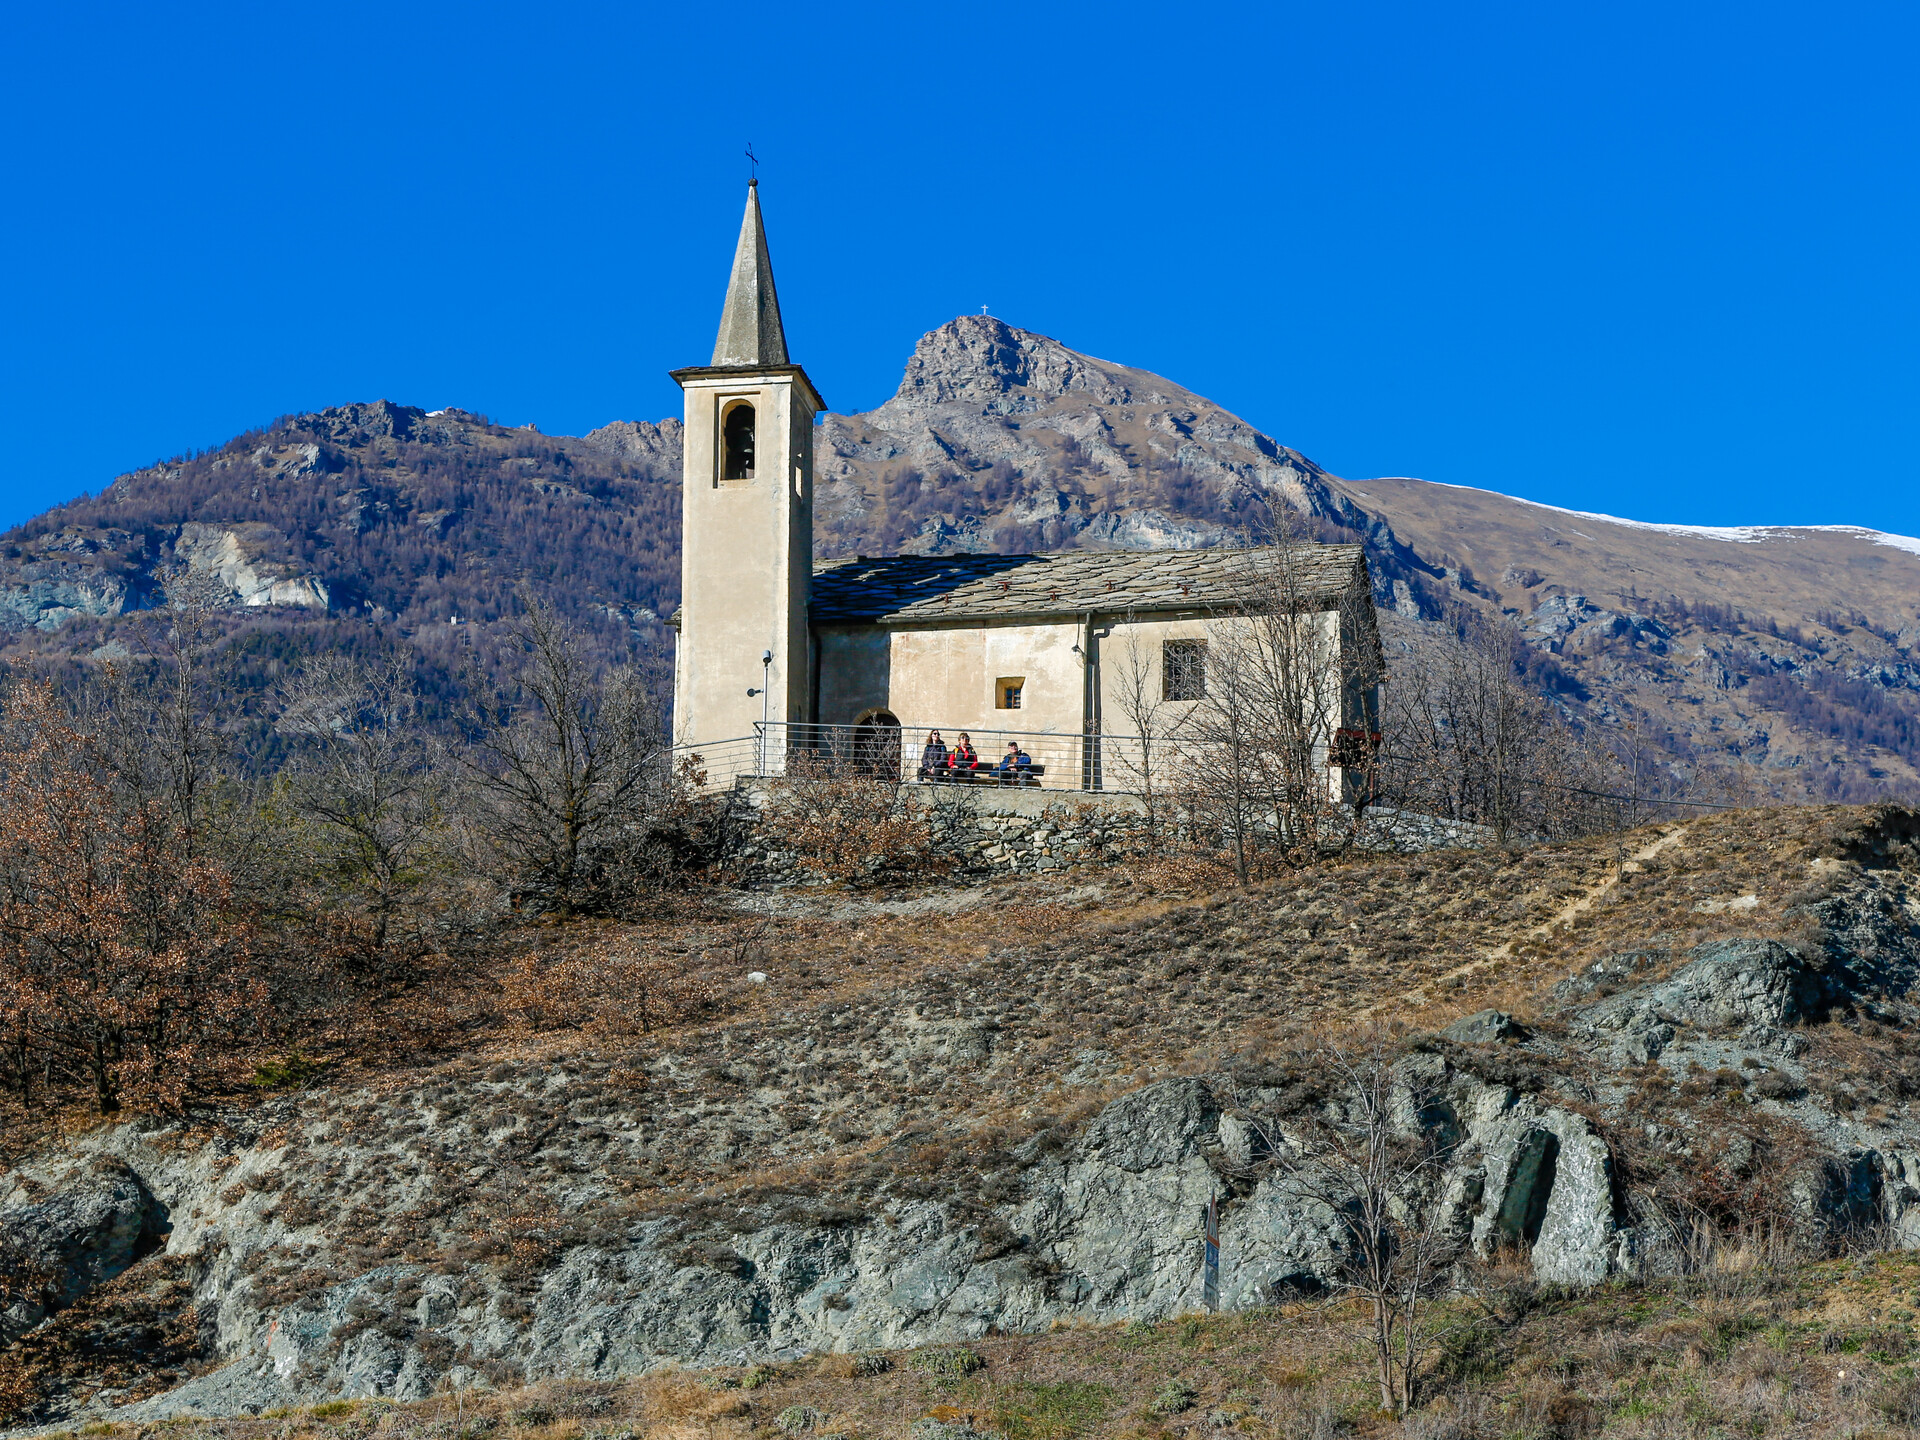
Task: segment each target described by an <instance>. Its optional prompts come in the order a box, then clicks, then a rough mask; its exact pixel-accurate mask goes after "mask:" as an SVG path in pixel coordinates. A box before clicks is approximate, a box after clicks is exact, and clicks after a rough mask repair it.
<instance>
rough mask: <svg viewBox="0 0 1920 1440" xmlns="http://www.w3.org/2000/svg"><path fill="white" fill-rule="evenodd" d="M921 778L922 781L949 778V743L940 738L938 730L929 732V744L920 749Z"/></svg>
mask: <svg viewBox="0 0 1920 1440" xmlns="http://www.w3.org/2000/svg"><path fill="white" fill-rule="evenodd" d="M920 778H921V779H922V780H944V779H946V778H947V742H946V741H944V740H942V739H941V738H940V732H939V731H938V730H933V731H930V732H928V734H927V743H926V744H925V745H923V746H921V747H920Z"/></svg>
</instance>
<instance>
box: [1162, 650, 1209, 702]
mask: <svg viewBox="0 0 1920 1440" xmlns="http://www.w3.org/2000/svg"><path fill="white" fill-rule="evenodd" d="M1206 697H1207V642H1206V641H1204V640H1169V641H1167V642H1166V644H1164V645H1163V646H1161V648H1160V698H1161V699H1163V700H1204V699H1206Z"/></svg>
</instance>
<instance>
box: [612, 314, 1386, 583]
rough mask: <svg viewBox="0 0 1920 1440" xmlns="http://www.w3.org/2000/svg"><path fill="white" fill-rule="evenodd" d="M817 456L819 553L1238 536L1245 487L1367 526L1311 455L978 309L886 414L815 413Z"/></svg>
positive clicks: (1182, 393)
mask: <svg viewBox="0 0 1920 1440" xmlns="http://www.w3.org/2000/svg"><path fill="white" fill-rule="evenodd" d="M596 433H597V432H596ZM816 457H817V458H816V465H815V470H816V475H817V478H818V485H819V491H818V496H817V501H816V506H817V510H818V514H819V520H818V524H819V527H820V538H821V541H822V544H823V550H824V553H834V548H835V546H836V543H837V542H836V540H835V539H834V537H835V536H837V535H845V536H847V537H849V538H851V537H853V536H854V535H856V534H860V535H868V536H870V535H871V534H872V532H873V531H874V529H875V527H876V525H878V526H879V528H880V530H881V533H882V537H883V538H882V540H881V548H882V549H883V550H886V551H889V552H891V551H894V550H899V551H902V552H904V553H935V554H937V553H943V552H947V551H951V550H965V549H1011V550H1021V549H1034V548H1044V549H1058V548H1076V547H1077V548H1083V549H1084V548H1094V549H1185V548H1191V547H1194V546H1203V545H1216V544H1221V543H1232V542H1231V539H1230V537H1231V536H1232V535H1233V534H1234V526H1233V524H1232V523H1231V522H1230V521H1229V520H1227V518H1226V517H1227V516H1228V515H1229V514H1230V512H1231V511H1232V510H1233V506H1234V504H1235V503H1236V501H1235V499H1234V497H1235V495H1236V493H1237V492H1238V490H1239V489H1240V488H1241V487H1245V486H1252V487H1253V488H1254V489H1255V490H1257V491H1259V492H1261V493H1264V494H1266V495H1269V496H1271V497H1272V498H1273V499H1274V500H1275V501H1277V502H1279V503H1281V504H1283V505H1286V506H1291V507H1292V508H1293V509H1295V510H1298V511H1301V512H1303V513H1305V514H1308V515H1313V516H1319V517H1324V518H1328V519H1333V518H1338V519H1340V520H1342V521H1343V522H1344V523H1348V524H1351V525H1354V526H1355V527H1356V528H1360V529H1366V528H1367V527H1368V526H1369V524H1370V523H1371V522H1370V521H1369V520H1368V518H1367V517H1366V516H1364V515H1363V514H1362V513H1361V512H1360V511H1359V510H1358V509H1357V508H1356V507H1355V506H1354V505H1353V504H1352V502H1350V501H1348V500H1347V499H1346V498H1345V497H1344V496H1341V495H1339V494H1337V493H1336V492H1335V491H1334V490H1333V489H1332V488H1331V487H1329V486H1328V485H1327V483H1326V479H1325V475H1324V472H1322V471H1321V470H1320V468H1319V467H1318V466H1316V465H1314V464H1313V462H1311V461H1310V460H1308V459H1306V458H1305V457H1304V456H1302V455H1300V454H1299V453H1298V452H1296V451H1293V450H1289V449H1287V448H1286V447H1284V446H1281V445H1278V444H1276V443H1275V442H1274V441H1273V440H1271V439H1269V438H1268V437H1267V436H1266V435H1264V434H1262V433H1261V432H1260V431H1258V430H1256V429H1254V428H1253V427H1252V426H1251V425H1248V424H1247V423H1246V422H1245V421H1243V420H1241V419H1239V418H1238V417H1236V416H1234V415H1231V414H1229V413H1228V412H1227V411H1225V410H1222V409H1221V408H1220V407H1219V406H1217V405H1215V404H1213V403H1212V402H1211V401H1208V400H1205V399H1203V398H1202V397H1200V396H1198V395H1195V394H1193V393H1192V392H1190V391H1187V390H1184V389H1182V388H1181V387H1180V386H1178V385H1175V384H1173V383H1172V382H1171V381H1168V380H1165V379H1162V378H1161V377H1159V376H1157V375H1152V374H1149V373H1148V372H1146V371H1144V370H1135V369H1131V368H1128V367H1126V366H1123V365H1116V364H1113V363H1111V362H1109V361H1105V360H1097V359H1095V358H1093V357H1092V356H1089V355H1083V354H1081V353H1079V352H1078V351H1074V350H1070V349H1068V348H1067V347H1066V346H1064V345H1062V344H1060V343H1059V342H1058V341H1057V340H1052V339H1049V338H1048V337H1047V336H1044V335H1037V334H1034V333H1033V332H1032V331H1028V330H1020V329H1016V328H1014V327H1013V326H1010V325H1007V324H1006V323H1004V322H1003V321H1000V320H996V319H993V318H992V317H990V316H985V315H963V316H960V317H959V318H957V319H955V320H951V321H949V322H947V323H946V324H945V325H942V326H940V327H939V328H938V329H936V330H932V331H929V332H928V333H927V334H925V335H923V336H922V337H921V338H920V342H919V344H918V345H917V346H916V347H915V349H914V353H913V358H912V359H910V360H909V361H908V362H907V367H906V373H905V375H904V377H903V378H902V380H901V383H900V388H899V390H898V391H897V392H895V394H894V396H893V398H892V399H890V400H888V401H887V402H886V403H885V404H883V405H881V406H879V407H877V408H876V409H874V410H871V411H869V412H867V413H865V414H861V415H850V416H843V415H827V416H825V417H823V418H822V421H821V425H820V429H819V434H818V438H817V444H816ZM981 472H990V476H991V479H992V481H993V484H992V486H991V489H992V491H993V494H992V497H991V498H983V496H982V493H981V487H980V486H979V485H978V484H977V483H975V482H973V481H972V480H971V478H970V477H971V476H973V475H975V474H978V473H981ZM942 477H948V478H945V479H943V478H942ZM963 477H966V478H963ZM1162 477H1165V478H1166V479H1167V481H1168V483H1169V484H1171V485H1172V488H1166V486H1164V485H1162V483H1161V480H1162ZM1175 481H1177V483H1174V482H1175ZM930 482H931V483H930ZM1163 491H1164V493H1163ZM895 507H898V508H899V510H900V514H899V516H898V518H897V519H891V520H890V519H889V518H888V517H886V516H882V515H881V514H879V513H878V512H879V511H880V510H883V509H884V510H888V511H891V510H893V509H894V508H895ZM1209 510H1212V511H1217V512H1218V513H1217V514H1208V513H1207V512H1208V511H1209ZM890 527H898V529H899V530H900V533H899V535H898V538H897V540H896V538H895V537H894V535H893V534H892V533H890ZM859 543H863V544H865V543H871V541H870V540H866V539H863V540H861V541H860V542H859Z"/></svg>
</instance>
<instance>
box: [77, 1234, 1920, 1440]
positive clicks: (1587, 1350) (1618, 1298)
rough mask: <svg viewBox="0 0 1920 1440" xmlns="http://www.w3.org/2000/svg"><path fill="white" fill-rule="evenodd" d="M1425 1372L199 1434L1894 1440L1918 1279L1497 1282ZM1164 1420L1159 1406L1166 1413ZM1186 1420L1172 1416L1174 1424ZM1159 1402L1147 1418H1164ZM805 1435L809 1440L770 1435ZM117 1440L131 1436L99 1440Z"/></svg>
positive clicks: (541, 1391)
mask: <svg viewBox="0 0 1920 1440" xmlns="http://www.w3.org/2000/svg"><path fill="white" fill-rule="evenodd" d="M1490 1285H1491V1288H1490V1289H1489V1290H1488V1291H1486V1292H1485V1293H1484V1294H1483V1295H1482V1297H1481V1299H1480V1300H1479V1301H1475V1302H1469V1301H1460V1302H1455V1303H1454V1304H1453V1306H1452V1309H1451V1313H1450V1317H1449V1318H1451V1319H1452V1320H1453V1321H1454V1322H1456V1323H1455V1325H1454V1328H1452V1329H1451V1330H1450V1331H1448V1333H1447V1334H1446V1335H1445V1336H1444V1337H1443V1339H1442V1341H1441V1342H1440V1344H1438V1345H1437V1346H1436V1347H1435V1349H1434V1350H1433V1351H1432V1352H1431V1354H1430V1355H1429V1358H1428V1363H1427V1366H1426V1370H1425V1375H1424V1380H1423V1385H1424V1389H1423V1395H1422V1403H1421V1405H1420V1406H1419V1408H1418V1409H1416V1411H1415V1412H1414V1413H1413V1414H1411V1415H1410V1416H1408V1417H1407V1418H1406V1419H1405V1420H1404V1421H1399V1420H1396V1419H1394V1418H1393V1417H1391V1416H1388V1415H1383V1414H1381V1413H1379V1412H1378V1411H1377V1410H1376V1409H1375V1408H1374V1394H1373V1391H1372V1387H1371V1385H1370V1384H1369V1382H1368V1377H1367V1365H1366V1358H1365V1356H1364V1354H1363V1351H1362V1349H1361V1347H1359V1346H1357V1345H1356V1344H1355V1343H1354V1336H1355V1333H1356V1332H1355V1327H1354V1324H1353V1317H1351V1316H1350V1315H1349V1314H1347V1313H1346V1311H1345V1310H1344V1308H1343V1307H1341V1306H1339V1305H1327V1306H1296V1307H1288V1308H1286V1309H1283V1310H1264V1311H1256V1312H1250V1313H1247V1314H1242V1315H1231V1316H1217V1317H1216V1316H1186V1317H1181V1318H1179V1319H1175V1320H1170V1321H1166V1322H1163V1323H1159V1324H1154V1325H1122V1326H1106V1327H1061V1328H1059V1329H1056V1330H1055V1331H1054V1332H1053V1333H1051V1334H1047V1335H1036V1336H1019V1337H1014V1336H1007V1337H989V1338H985V1339H982V1340H979V1341H976V1342H973V1343H972V1345H970V1346H968V1347H965V1348H967V1349H970V1350H971V1351H972V1352H974V1353H975V1354H976V1355H978V1356H979V1357H980V1359H982V1360H983V1361H984V1362H985V1364H984V1365H983V1366H982V1367H981V1368H979V1369H978V1370H977V1371H976V1372H974V1373H971V1374H962V1373H959V1372H960V1371H961V1370H963V1369H965V1368H966V1367H962V1366H953V1365H948V1364H941V1363H928V1357H929V1354H930V1352H925V1351H923V1352H917V1353H916V1352H905V1353H900V1354H895V1355H891V1356H885V1357H880V1358H879V1362H878V1363H873V1362H872V1361H871V1360H865V1359H861V1358H860V1357H852V1356H831V1357H821V1358H816V1359H806V1360H800V1361H795V1362H789V1363H786V1364H779V1365H760V1366H755V1367H753V1368H752V1369H751V1370H746V1371H741V1370H735V1371H716V1372H708V1373H689V1372H664V1373H659V1374H655V1375H652V1376H647V1377H644V1378H640V1379H636V1380H633V1381H629V1382H626V1383H624V1384H612V1383H601V1384H588V1383H581V1382H571V1383H570V1382H549V1383H546V1384H542V1385H539V1386H535V1387H533V1388H530V1389H525V1390H515V1391H507V1392H500V1393H479V1394H474V1393H469V1394H467V1395H463V1396H458V1397H455V1396H444V1397H441V1398H438V1399H435V1400H432V1401H428V1402H423V1403H420V1404H416V1405H403V1406H395V1405H392V1404H389V1403H387V1402H378V1401H376V1402H363V1403H358V1404H338V1403H336V1404H331V1405H325V1406H320V1407H317V1408H316V1409H312V1410H307V1411H294V1412H285V1413H278V1414H273V1415H269V1416H263V1417H261V1418H259V1419H239V1420H225V1421H211V1422H196V1424H195V1429H194V1434H195V1435H196V1436H203V1437H206V1440H367V1437H378V1440H480V1437H483V1436H492V1437H495V1440H615V1437H632V1440H720V1437H743V1440H744V1437H771V1436H777V1435H782V1434H789V1433H810V1434H813V1435H816V1436H820V1435H826V1434H831V1433H838V1434H843V1435H847V1436H851V1437H862V1440H905V1437H908V1436H909V1435H910V1434H911V1433H912V1427H913V1425H914V1422H915V1421H917V1420H921V1419H924V1418H926V1417H929V1416H932V1417H935V1418H940V1419H945V1420H948V1421H950V1422H960V1421H969V1420H970V1421H971V1423H972V1424H974V1425H975V1426H976V1427H978V1428H979V1429H980V1430H982V1431H997V1432H998V1433H1000V1434H1002V1435H1004V1436H1006V1437H1008V1440H1067V1437H1075V1436H1086V1437H1108V1436H1111V1437H1125V1440H1149V1437H1173V1436H1180V1435H1190V1434H1196V1433H1209V1432H1214V1433H1232V1434H1237V1435H1247V1436H1255V1437H1270V1440H1309V1437H1329V1436H1337V1435H1341V1434H1351V1435H1356V1436H1377V1437H1382V1440H1390V1437H1403V1440H1443V1437H1450V1440H1479V1437H1486V1440H1494V1437H1503V1440H1505V1437H1528V1440H1556V1437H1565V1440H1572V1437H1580V1436H1595V1437H1598V1436H1607V1437H1619V1440H1640V1437H1646V1440H1654V1437H1661V1440H1665V1437H1677V1436H1689V1437H1693V1436H1719V1435H1728V1436H1732V1435H1793V1436H1801V1437H1807V1440H1828V1437H1833V1440H1839V1437H1843V1436H1847V1437H1861V1436H1869V1435H1882V1436H1889V1437H1892V1436H1905V1435H1912V1434H1914V1433H1916V1431H1915V1426H1916V1425H1917V1424H1920V1381H1916V1379H1915V1373H1914V1359H1915V1357H1916V1353H1920V1352H1916V1345H1915V1338H1914V1333H1913V1316H1914V1308H1915V1306H1916V1305H1917V1304H1920V1293H1917V1292H1916V1287H1920V1259H1916V1258H1915V1257H1911V1256H1906V1255H1879V1256H1865V1257H1860V1258H1856V1259H1850V1260H1841V1261H1832V1262H1825V1263H1821V1264H1817V1265H1806V1266H1800V1267H1771V1266H1748V1267H1745V1268H1735V1269H1731V1270H1728V1271H1725V1272H1719V1273H1716V1274H1714V1275H1711V1276H1707V1277H1695V1278H1694V1279H1692V1280H1689V1281H1687V1282H1674V1283H1672V1284H1665V1285H1660V1286H1655V1287H1650V1288H1644V1289H1634V1288H1629V1287H1624V1286H1608V1287H1603V1288H1601V1289H1598V1290H1593V1291H1588V1292H1584V1293H1579V1294H1569V1293H1555V1292H1551V1291H1543V1290H1538V1289H1535V1288H1533V1287H1531V1286H1530V1285H1527V1284H1526V1283H1525V1282H1524V1281H1521V1280H1517V1279H1516V1278H1515V1277H1513V1276H1504V1275H1495V1276H1492V1277H1490ZM1170 1395H1171V1396H1172V1397H1174V1398H1173V1401H1172V1403H1171V1404H1170V1403H1169V1402H1168V1399H1167V1397H1169V1396H1170ZM1183 1396H1184V1397H1185V1399H1184V1408H1175V1407H1177V1406H1180V1405H1181V1404H1182V1403H1183V1400H1182V1397H1183ZM1156 1401H1158V1405H1157V1407H1156ZM783 1417H785V1418H786V1419H787V1420H788V1422H789V1424H790V1425H791V1424H794V1423H798V1422H799V1421H800V1420H803V1419H806V1420H809V1422H810V1423H811V1425H812V1429H811V1430H807V1431H798V1432H796V1431H793V1430H790V1429H783V1428H782V1426H781V1420H782V1418H783ZM85 1433H86V1434H88V1435H100V1436H103V1437H105V1436H113V1437H120V1436H123V1435H124V1436H125V1437H126V1440H132V1437H133V1435H134V1431H133V1429H132V1427H113V1426H94V1427H89V1429H88V1430H87V1431H86V1432H85Z"/></svg>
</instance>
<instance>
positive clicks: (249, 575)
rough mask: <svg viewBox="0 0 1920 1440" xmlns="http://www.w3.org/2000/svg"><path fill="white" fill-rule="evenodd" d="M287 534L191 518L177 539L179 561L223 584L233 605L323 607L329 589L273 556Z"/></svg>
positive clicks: (282, 547) (190, 570)
mask: <svg viewBox="0 0 1920 1440" xmlns="http://www.w3.org/2000/svg"><path fill="white" fill-rule="evenodd" d="M286 548H287V537H286V536H285V535H283V534H281V533H280V532H279V531H278V530H275V529H274V528H273V527H272V526H269V525H258V524H241V525H202V524H200V523H198V522H193V521H190V522H188V523H187V524H185V525H182V526H181V527H180V531H179V534H178V535H176V536H175V537H174V541H173V556H174V561H175V564H176V565H177V566H178V567H180V568H181V569H184V570H185V571H186V572H187V573H188V574H192V575H204V576H206V577H208V578H209V579H212V580H214V581H215V582H217V583H218V585H219V586H220V589H221V592H222V593H223V594H224V596H225V597H226V599H227V602H228V603H229V604H233V605H297V606H301V607H303V608H306V609H312V610H325V609H326V608H327V605H328V600H329V598H330V597H329V591H328V587H327V586H326V585H324V584H322V583H321V582H320V581H319V580H318V579H316V578H315V577H314V576H312V575H310V574H302V573H301V572H300V570H299V567H298V566H296V565H293V564H292V563H290V562H288V561H285V560H278V559H274V558H272V557H273V556H274V555H275V553H276V552H278V553H284V552H285V551H286Z"/></svg>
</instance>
